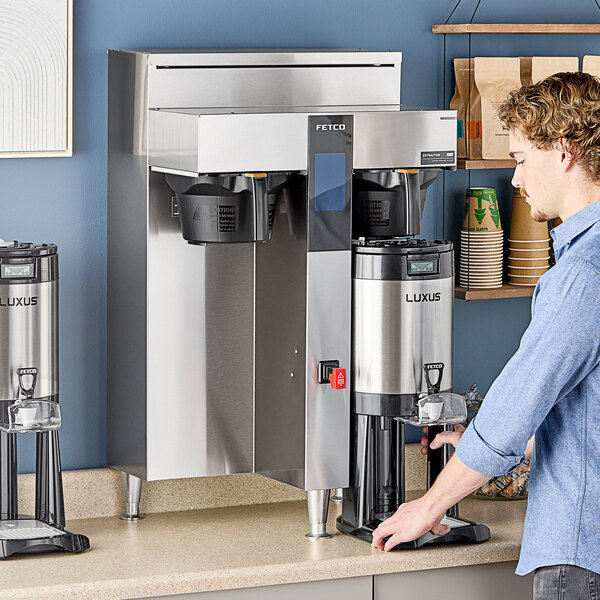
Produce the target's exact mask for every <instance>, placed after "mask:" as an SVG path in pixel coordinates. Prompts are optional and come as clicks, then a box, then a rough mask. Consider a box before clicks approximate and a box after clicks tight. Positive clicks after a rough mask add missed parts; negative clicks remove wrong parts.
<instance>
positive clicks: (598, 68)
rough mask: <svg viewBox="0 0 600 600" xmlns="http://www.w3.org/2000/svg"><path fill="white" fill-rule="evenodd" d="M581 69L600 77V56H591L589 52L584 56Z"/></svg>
mask: <svg viewBox="0 0 600 600" xmlns="http://www.w3.org/2000/svg"><path fill="white" fill-rule="evenodd" d="M581 70H582V71H583V72H584V73H589V74H590V75H595V76H596V77H600V56H591V55H589V54H588V55H587V56H584V57H583V65H582V67H581Z"/></svg>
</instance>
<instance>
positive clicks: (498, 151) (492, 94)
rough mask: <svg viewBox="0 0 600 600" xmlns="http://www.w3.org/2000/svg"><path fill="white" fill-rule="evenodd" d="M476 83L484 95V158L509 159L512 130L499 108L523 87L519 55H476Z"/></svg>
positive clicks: (482, 135)
mask: <svg viewBox="0 0 600 600" xmlns="http://www.w3.org/2000/svg"><path fill="white" fill-rule="evenodd" d="M475 84H476V85H477V89H478V90H479V94H480V95H481V142H482V147H481V155H482V157H483V158H484V159H507V158H510V157H509V155H508V131H507V130H506V129H504V126H503V124H502V122H501V121H500V118H499V117H498V109H499V108H500V105H501V104H502V103H503V102H504V101H505V100H506V98H507V97H508V94H509V92H511V91H512V90H514V89H517V88H519V87H521V66H520V62H519V59H518V58H502V57H485V58H481V57H477V58H475Z"/></svg>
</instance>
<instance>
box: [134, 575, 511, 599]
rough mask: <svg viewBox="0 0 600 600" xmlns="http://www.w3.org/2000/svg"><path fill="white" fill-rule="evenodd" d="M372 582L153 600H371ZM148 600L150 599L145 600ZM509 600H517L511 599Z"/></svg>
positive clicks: (354, 580)
mask: <svg viewBox="0 0 600 600" xmlns="http://www.w3.org/2000/svg"><path fill="white" fill-rule="evenodd" d="M372 593H373V578H372V577H370V576H366V577H352V578H347V579H328V580H326V581H307V582H303V583H288V584H284V585H268V586H265V587H254V588H244V589H240V590H223V591H219V592H202V593H196V594H178V595H176V596H159V597H158V598H153V599H152V600H336V599H337V598H340V599H341V600H372ZM146 600H151V599H149V598H148V599H146ZM512 600H517V599H515V598H513V599H512Z"/></svg>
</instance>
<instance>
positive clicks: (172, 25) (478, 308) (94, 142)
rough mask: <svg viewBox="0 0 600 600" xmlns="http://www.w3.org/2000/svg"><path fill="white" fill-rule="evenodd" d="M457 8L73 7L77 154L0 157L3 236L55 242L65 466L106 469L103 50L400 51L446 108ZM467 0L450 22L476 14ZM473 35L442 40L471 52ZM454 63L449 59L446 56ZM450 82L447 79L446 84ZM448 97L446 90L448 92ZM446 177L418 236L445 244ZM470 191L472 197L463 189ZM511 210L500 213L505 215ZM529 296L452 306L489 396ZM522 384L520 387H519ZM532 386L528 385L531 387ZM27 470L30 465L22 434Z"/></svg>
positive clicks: (423, 98) (415, 94)
mask: <svg viewBox="0 0 600 600" xmlns="http://www.w3.org/2000/svg"><path fill="white" fill-rule="evenodd" d="M454 5H455V0H428V1H427V2H423V1H421V0H371V1H370V2H364V1H362V0H327V1H323V0H294V1H292V0H254V1H253V2H249V1H246V2H242V1H241V0H168V1H166V0H127V2H123V1H122V0H80V1H76V2H75V48H74V60H75V80H74V89H75V97H74V132H75V139H74V150H75V154H74V156H73V157H72V158H48V159H6V160H3V161H0V238H4V239H7V240H12V239H19V240H23V241H36V242H43V241H48V242H55V243H57V244H58V246H59V252H60V273H61V279H60V361H61V362H60V397H61V404H62V407H63V415H64V424H63V427H62V429H61V444H62V459H63V467H64V468H65V469H75V468H86V467H100V466H104V465H105V441H104V438H105V429H106V418H105V410H106V400H105V396H106V381H105V379H106V375H105V371H106V358H105V355H106V284H105V279H106V241H105V240H106V78H107V69H106V64H107V61H106V50H107V49H108V48H136V47H137V48H141V47H197V48H202V47H217V48H218V47H223V48H226V47H248V48H252V47H321V48H365V49H391V50H402V51H403V52H404V60H403V75H402V86H403V87H402V97H403V102H404V103H405V104H408V105H423V106H434V105H441V103H442V95H443V77H442V73H443V63H442V57H443V52H442V37H441V36H434V35H432V34H431V25H432V24H434V23H439V22H443V21H444V20H445V19H446V17H447V16H448V14H449V13H450V11H451V10H452V8H453V7H454ZM474 5H475V2H474V1H469V0H464V1H463V3H462V4H461V6H460V7H459V10H458V11H457V12H456V13H455V15H454V18H453V21H454V22H459V21H461V20H464V19H465V18H467V19H468V18H469V17H470V14H471V12H472V10H473V8H474ZM563 7H564V3H562V2H550V1H549V0H530V1H529V2H521V1H516V0H505V1H504V2H502V3H499V2H492V1H491V0H488V1H487V2H483V3H482V5H481V7H480V9H479V12H478V13H477V18H476V21H478V22H515V21H521V22H530V23H538V22H540V21H543V22H555V23H560V22H564V21H567V22H585V23H597V22H599V21H600V11H599V10H598V8H597V6H596V4H595V2H594V0H577V1H573V2H570V3H569V5H568V10H567V9H565V8H563ZM465 40H466V37H464V36H461V37H460V39H459V36H448V43H449V46H452V52H454V53H456V54H461V55H466V52H467V46H466V42H465ZM472 44H473V54H480V55H485V54H488V55H490V54H491V55H493V54H496V53H498V54H500V53H503V54H505V55H511V54H512V55H516V56H518V55H519V54H521V55H531V54H558V55H561V54H562V55H565V54H566V55H573V54H579V55H582V54H584V53H593V54H600V48H599V47H598V41H597V40H595V39H592V37H591V36H582V37H581V38H579V39H576V38H575V37H572V36H570V37H567V36H473V42H472ZM449 56H450V54H449ZM448 87H449V80H448ZM448 93H449V89H447V95H448ZM466 177H467V176H466V175H465V174H464V173H455V174H449V175H448V176H447V177H446V187H447V190H448V195H447V198H448V207H449V209H450V210H456V209H457V208H456V207H458V210H462V206H461V205H460V202H461V198H462V196H461V192H462V191H463V190H464V187H465V186H466V185H467V179H466ZM509 179H510V173H509V172H507V171H500V172H480V173H477V174H473V177H472V185H482V184H488V183H490V182H491V183H492V184H493V185H498V186H499V188H504V189H508V188H507V185H508V184H507V182H508V180H509ZM441 189H442V186H441V182H439V183H436V185H435V187H434V188H433V189H432V191H431V193H430V197H429V199H428V205H427V208H426V214H425V217H424V227H423V233H424V235H425V236H426V237H430V238H433V237H440V236H442V235H443V225H442V212H443V210H442V208H443V206H442V202H443V200H442V193H441ZM463 193H464V192H463ZM505 212H506V209H505ZM528 319H529V300H528V299H512V300H495V301H479V302H470V303H468V304H467V303H464V302H462V301H457V302H456V323H455V324H456V336H455V342H456V344H455V383H456V389H457V390H458V391H462V390H464V389H466V388H467V387H468V386H469V384H470V383H471V382H472V381H477V382H479V384H480V387H481V388H482V390H483V391H485V390H487V388H488V386H489V384H490V383H491V381H492V380H493V379H494V377H495V376H496V375H497V374H498V372H499V371H500V370H501V368H502V365H503V364H504V363H505V362H506V360H507V359H508V358H509V356H510V355H511V354H512V353H513V352H514V351H515V349H516V347H517V345H518V340H519V338H520V336H521V334H522V332H523V330H524V329H525V327H526V326H527V322H528ZM524 385H525V384H524ZM524 391H525V388H524ZM22 437H23V439H22V440H21V461H20V470H21V471H32V470H33V469H34V458H33V451H32V449H33V444H32V438H33V436H22Z"/></svg>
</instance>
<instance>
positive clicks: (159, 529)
mask: <svg viewBox="0 0 600 600" xmlns="http://www.w3.org/2000/svg"><path fill="white" fill-rule="evenodd" d="M330 507H331V508H330V515H329V517H330V518H329V525H328V530H329V532H330V533H332V534H333V537H332V538H331V539H329V540H319V541H311V540H308V539H306V538H305V537H304V534H305V533H306V532H307V530H308V517H307V511H306V503H305V502H279V503H273V504H259V505H255V506H235V507H228V508H214V509H205V510H193V511H182V512H170V513H169V512H164V513H154V514H150V515H148V516H147V518H146V519H144V520H142V521H138V522H134V523H129V522H125V521H120V520H119V519H117V518H115V517H104V518H96V519H79V520H72V521H70V522H68V527H69V528H70V529H72V530H74V531H76V532H78V533H84V534H85V535H87V536H89V538H90V541H91V546H92V548H91V550H89V551H88V552H84V553H82V554H76V555H73V554H69V553H66V552H65V553H55V554H54V553H52V554H38V555H31V556H26V555H22V556H18V557H13V558H10V559H8V560H5V561H2V562H0V599H1V600H3V599H7V598H10V599H13V600H14V599H19V600H25V599H27V600H36V599H38V598H40V599H41V598H44V599H45V600H54V599H61V600H62V599H65V598H86V599H90V600H92V599H107V598H111V599H113V598H145V597H148V596H156V595H169V594H183V593H191V592H202V591H209V590H222V589H232V588H243V587H252V586H260V585H272V584H279V583H295V582H300V581H315V580H321V579H336V578H341V577H356V576H360V575H375V574H381V573H397V572H402V571H414V570H421V569H432V568H440V567H454V566H462V565H474V564H481V563H491V562H502V561H509V560H516V559H517V558H518V555H519V549H520V545H521V534H522V530H523V518H524V515H525V507H526V505H525V503H524V502H522V501H514V502H510V501H490V500H474V499H467V500H464V501H463V502H462V503H461V505H460V507H461V516H463V517H466V518H468V519H472V520H474V521H477V522H480V523H485V524H486V525H488V527H489V528H490V530H491V533H492V538H491V540H489V541H488V542H485V543H483V544H477V545H466V544H465V545H455V546H448V547H439V548H430V549H421V550H413V551H402V552H391V553H388V554H384V553H383V552H380V551H378V550H374V549H372V548H371V547H370V546H369V545H368V544H367V543H365V542H361V541H359V540H355V539H354V538H350V537H348V536H345V535H342V534H340V533H339V532H338V531H337V530H336V529H335V516H336V515H337V514H338V513H339V510H340V508H339V507H340V505H339V504H333V503H332V504H331V505H330Z"/></svg>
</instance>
